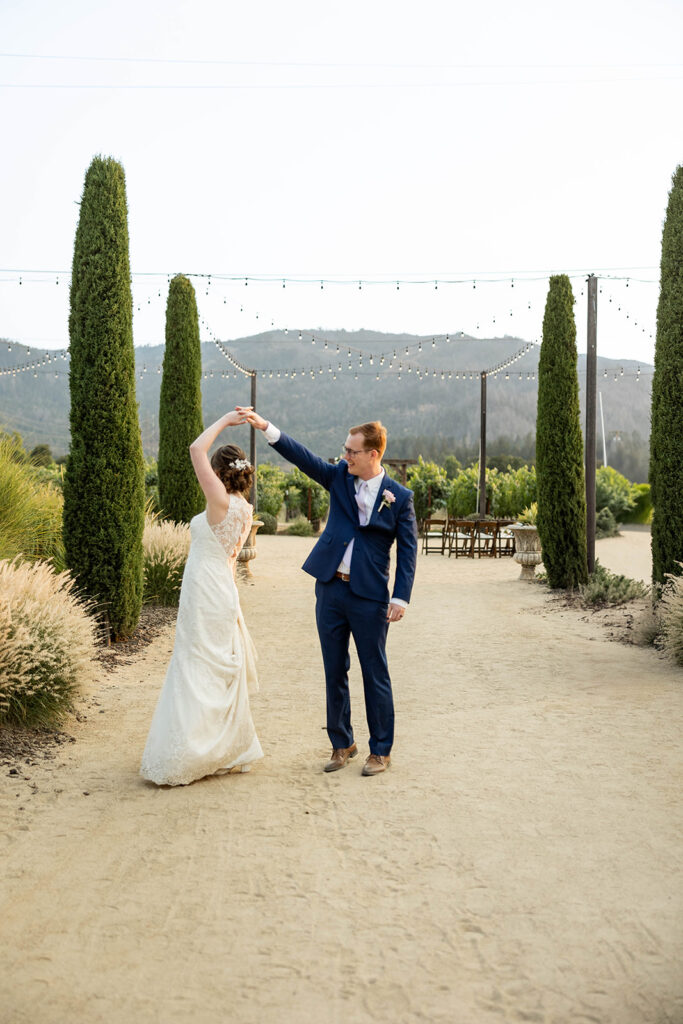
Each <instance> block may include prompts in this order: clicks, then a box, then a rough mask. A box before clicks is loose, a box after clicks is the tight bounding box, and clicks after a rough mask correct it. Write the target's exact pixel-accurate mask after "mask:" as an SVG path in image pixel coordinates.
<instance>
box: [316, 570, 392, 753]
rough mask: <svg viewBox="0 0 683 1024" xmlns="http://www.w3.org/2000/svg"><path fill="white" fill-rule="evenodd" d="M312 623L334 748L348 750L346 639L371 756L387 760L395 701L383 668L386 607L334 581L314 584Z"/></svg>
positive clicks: (350, 730) (385, 667)
mask: <svg viewBox="0 0 683 1024" xmlns="http://www.w3.org/2000/svg"><path fill="white" fill-rule="evenodd" d="M315 596H316V606H315V619H316V622H317V625H318V636H319V637H320V647H321V649H322V655H323V665H324V667H325V685H326V688H327V735H328V736H329V737H330V743H331V744H332V746H333V748H335V749H338V748H340V747H350V746H351V744H352V743H353V729H352V728H351V700H350V697H349V666H350V664H351V659H350V657H349V638H350V637H351V636H353V640H354V643H355V645H356V651H357V652H358V660H359V661H360V667H361V671H362V673H363V689H364V691H365V713H366V716H367V720H368V728H369V730H370V753H372V754H384V755H386V754H388V753H389V752H390V751H391V747H392V744H393V742H394V698H393V695H392V692H391V679H390V678H389V667H388V665H387V656H386V643H387V629H388V626H389V624H388V622H387V605H386V604H382V603H380V602H379V601H369V600H368V599H367V598H363V597H358V596H357V595H356V594H353V593H352V592H351V588H350V586H349V584H348V583H344V581H343V580H340V579H338V578H337V577H335V578H334V579H333V580H331V581H330V583H321V582H320V581H319V580H318V581H317V582H316V584H315Z"/></svg>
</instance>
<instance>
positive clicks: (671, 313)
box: [650, 166, 683, 593]
mask: <svg viewBox="0 0 683 1024" xmlns="http://www.w3.org/2000/svg"><path fill="white" fill-rule="evenodd" d="M650 485H651V493H652V504H653V505H654V512H653V514H652V581H653V584H654V589H655V593H657V592H658V590H659V589H660V587H661V584H662V583H664V582H665V573H676V574H679V573H680V569H679V567H678V565H677V564H676V563H677V562H683V166H679V167H677V168H676V170H675V171H674V174H673V178H672V183H671V192H670V193H669V205H668V207H667V211H666V220H665V221H664V230H663V232H662V264H661V275H660V290H659V304H658V306H657V341H656V345H655V373H654V378H653V381H652V429H651V433H650Z"/></svg>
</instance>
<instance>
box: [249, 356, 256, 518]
mask: <svg viewBox="0 0 683 1024" xmlns="http://www.w3.org/2000/svg"><path fill="white" fill-rule="evenodd" d="M251 407H252V409H255V408H256V370H252V371H251ZM249 461H250V462H251V464H252V466H253V467H254V475H253V477H252V481H251V494H250V495H249V498H250V500H251V504H252V505H253V506H254V512H256V430H255V429H254V427H252V428H251V436H250V445H249Z"/></svg>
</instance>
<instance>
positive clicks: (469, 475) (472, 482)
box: [446, 465, 479, 519]
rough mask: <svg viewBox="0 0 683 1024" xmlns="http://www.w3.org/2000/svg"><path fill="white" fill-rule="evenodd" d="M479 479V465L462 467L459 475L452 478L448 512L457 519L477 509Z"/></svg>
mask: <svg viewBox="0 0 683 1024" xmlns="http://www.w3.org/2000/svg"><path fill="white" fill-rule="evenodd" d="M478 480H479V466H478V465H475V466H470V467H469V468H468V469H462V470H461V471H460V472H459V473H458V474H457V476H455V477H454V478H453V480H451V489H450V493H449V495H448V503H447V506H446V507H447V508H448V514H449V515H450V516H454V517H455V518H456V519H464V517H465V516H468V515H471V514H472V513H474V512H476V511H477V481H478Z"/></svg>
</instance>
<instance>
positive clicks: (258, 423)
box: [238, 406, 268, 430]
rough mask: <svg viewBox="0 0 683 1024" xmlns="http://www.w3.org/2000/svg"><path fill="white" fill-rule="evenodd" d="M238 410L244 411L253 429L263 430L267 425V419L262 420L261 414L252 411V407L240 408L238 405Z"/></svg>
mask: <svg viewBox="0 0 683 1024" xmlns="http://www.w3.org/2000/svg"><path fill="white" fill-rule="evenodd" d="M238 410H239V411H240V412H244V413H245V416H246V420H247V422H248V423H250V424H251V425H252V427H254V429H255V430H265V429H266V427H267V426H268V420H264V418H263V416H259V414H258V413H257V412H254V410H253V409H251V408H245V409H242V408H241V407H240V406H238Z"/></svg>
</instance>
